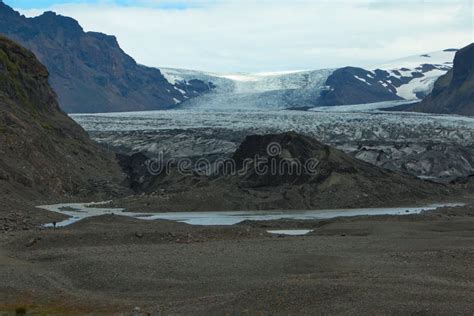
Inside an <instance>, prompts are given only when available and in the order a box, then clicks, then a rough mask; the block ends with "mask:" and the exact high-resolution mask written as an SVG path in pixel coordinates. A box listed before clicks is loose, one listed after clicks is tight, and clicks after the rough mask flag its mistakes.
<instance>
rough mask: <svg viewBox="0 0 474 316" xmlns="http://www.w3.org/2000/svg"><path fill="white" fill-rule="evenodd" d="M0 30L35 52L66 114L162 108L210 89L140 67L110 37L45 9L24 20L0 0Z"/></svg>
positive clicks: (156, 70) (112, 37) (204, 84)
mask: <svg viewBox="0 0 474 316" xmlns="http://www.w3.org/2000/svg"><path fill="white" fill-rule="evenodd" d="M0 34H4V35H6V36H7V37H9V38H12V39H14V40H15V41H17V42H18V43H20V44H22V45H23V46H24V47H26V48H28V49H30V50H31V51H33V52H34V53H35V55H36V56H37V58H38V59H39V60H40V61H41V62H42V63H43V64H44V65H45V66H46V67H47V68H48V71H49V72H50V74H51V78H50V83H51V85H52V87H53V89H54V90H55V91H56V93H57V94H58V97H59V103H60V105H61V108H62V109H63V110H64V111H66V112H71V113H81V112H115V111H131V110H134V111H138V110H156V109H166V108H170V107H173V106H175V105H176V104H177V103H180V102H182V101H184V100H186V99H188V98H191V97H193V96H196V95H200V94H201V93H204V92H207V91H209V90H210V89H212V86H210V85H208V83H207V82H202V81H200V80H190V81H180V82H177V83H174V84H171V83H169V82H168V81H167V80H166V79H165V78H164V77H163V75H162V74H161V72H160V71H159V70H158V69H155V68H148V67H145V66H142V65H139V64H137V63H136V62H135V60H133V58H132V57H130V56H128V55H127V54H126V53H125V52H124V51H123V50H122V49H121V48H120V46H119V44H118V42H117V39H116V38H115V37H114V36H108V35H105V34H102V33H95V32H84V30H83V29H82V27H81V26H80V25H79V23H78V22H77V21H75V20H74V19H72V18H69V17H64V16H60V15H56V14H55V13H53V12H46V13H44V14H43V15H41V16H38V17H35V18H26V17H24V16H22V15H20V14H19V13H18V12H16V11H14V10H13V9H11V8H10V7H8V6H7V5H6V4H4V3H3V2H1V1H0Z"/></svg>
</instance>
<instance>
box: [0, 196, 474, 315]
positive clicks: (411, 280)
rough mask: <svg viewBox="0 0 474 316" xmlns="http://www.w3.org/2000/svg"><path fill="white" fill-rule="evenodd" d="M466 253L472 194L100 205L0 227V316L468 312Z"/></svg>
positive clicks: (473, 302)
mask: <svg viewBox="0 0 474 316" xmlns="http://www.w3.org/2000/svg"><path fill="white" fill-rule="evenodd" d="M276 228H308V229H314V231H313V232H312V233H310V234H309V235H306V236H297V237H289V236H278V235H271V234H268V233H267V230H268V229H276ZM473 262H474V204H468V205H467V206H463V207H456V208H445V209H440V210H437V211H433V212H427V213H423V214H420V215H407V216H401V217H394V216H377V217H355V218H339V219H334V220H327V221H319V222H318V221H306V222H299V221H274V222H244V223H241V224H238V225H234V226H232V227H202V226H189V225H186V224H180V223H174V222H167V221H140V220H134V219H130V218H124V217H120V216H113V215H110V216H102V217H96V218H89V219H86V220H83V221H81V222H78V223H76V224H73V225H71V226H68V227H66V228H60V229H46V230H25V231H16V232H9V233H5V234H2V235H0V280H1V282H0V315H3V314H6V315H9V314H12V315H14V314H15V311H17V312H18V311H20V312H23V311H26V312H27V313H32V314H39V315H41V314H48V315H51V314H53V315H54V314H56V315H65V314H73V315H74V314H81V315H82V314H89V315H96V314H106V315H110V314H117V315H130V314H132V313H135V315H139V314H140V313H142V314H143V315H147V314H146V313H150V314H151V315H158V314H159V313H158V312H161V314H164V315H166V314H193V315H196V314H201V315H202V314H225V313H229V314H252V315H253V314H267V313H268V314H294V315H301V314H368V313H369V314H417V315H433V314H451V315H453V314H465V315H472V312H473V310H474V267H473V265H472V263H473ZM137 307H138V308H139V309H140V313H139V310H138V309H137Z"/></svg>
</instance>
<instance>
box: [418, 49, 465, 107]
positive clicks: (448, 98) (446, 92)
mask: <svg viewBox="0 0 474 316" xmlns="http://www.w3.org/2000/svg"><path fill="white" fill-rule="evenodd" d="M412 110H414V111H417V112H427V113H447V114H461V115H474V44H470V45H468V46H466V47H464V48H463V49H461V50H460V51H458V52H457V53H456V56H455V58H454V67H453V69H452V70H450V71H449V72H448V73H447V74H446V75H444V76H442V77H441V78H439V79H438V80H437V81H436V83H435V85H434V89H433V92H432V93H431V94H430V95H429V96H427V97H426V98H425V99H424V100H423V101H422V102H421V103H419V104H416V105H415V106H413V107H412Z"/></svg>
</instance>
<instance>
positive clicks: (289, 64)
mask: <svg viewBox="0 0 474 316" xmlns="http://www.w3.org/2000/svg"><path fill="white" fill-rule="evenodd" d="M145 2H146V4H145ZM166 3H170V2H169V1H168V2H166V1H162V0H155V1H153V0H144V1H142V5H136V6H118V5H114V4H111V3H110V2H101V3H99V4H82V5H77V4H66V5H60V6H55V7H53V8H50V9H52V10H54V11H56V12H58V13H60V14H63V15H67V16H71V17H73V18H75V19H77V20H78V21H79V22H80V23H81V25H82V26H83V27H84V28H85V29H86V30H93V31H100V32H104V33H107V34H113V35H116V36H117V38H118V40H119V43H120V45H121V46H122V48H123V49H124V50H125V51H126V52H127V53H129V54H130V55H131V56H133V57H134V58H135V59H136V60H137V61H138V62H140V63H142V64H145V65H149V66H158V67H159V66H166V67H179V68H190V69H202V70H210V71H278V70H289V69H315V68H329V67H335V66H344V65H356V66H357V65H361V66H363V65H372V64H376V63H378V62H381V61H386V60H391V59H396V58H400V57H404V56H407V55H414V54H420V53H425V52H429V51H434V50H440V49H444V48H448V47H461V46H464V45H467V44H468V43H470V42H473V40H474V34H473V20H474V11H473V5H472V1H471V0H464V1H456V0H450V1H397V2H396V4H395V2H392V1H370V0H355V1H327V0H326V1H324V0H322V1H316V0H313V1H301V0H300V1H290V0H287V1H284V0H276V1H271V2H270V1H245V0H240V1H239V0H235V1H222V0H221V1H218V0H214V1H211V0H208V1H198V2H188V3H192V4H193V5H191V6H189V5H187V4H186V1H183V2H181V4H183V7H185V8H184V9H183V8H182V7H181V8H180V9H172V8H171V9H170V7H164V6H163V4H166ZM156 4H158V6H156ZM42 11H43V10H29V11H25V10H23V13H25V14H27V15H37V14H39V13H41V12H42Z"/></svg>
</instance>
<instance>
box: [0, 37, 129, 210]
mask: <svg viewBox="0 0 474 316" xmlns="http://www.w3.org/2000/svg"><path fill="white" fill-rule="evenodd" d="M123 180H124V175H123V174H122V173H121V171H120V168H119V167H118V165H117V163H116V160H115V157H114V155H113V154H110V153H107V152H105V151H103V150H102V148H101V147H99V146H98V145H97V144H96V143H94V142H93V141H91V140H90V139H89V137H88V135H87V133H86V132H85V131H84V130H83V129H82V128H81V127H80V126H79V125H78V124H76V123H75V122H74V121H73V120H72V119H70V118H69V117H68V116H67V115H66V114H64V113H63V112H61V110H60V109H59V105H58V103H57V101H56V95H55V93H54V92H53V90H52V89H51V88H50V86H49V83H48V71H47V70H46V68H45V67H44V66H43V65H42V64H40V63H39V62H38V60H37V59H36V58H35V56H34V55H33V53H31V52H30V51H28V50H26V49H24V48H22V47H20V46H19V45H17V44H16V43H14V42H13V41H11V40H9V39H6V38H4V37H2V36H0V200H1V201H2V202H1V203H0V204H2V207H7V206H8V201H21V202H24V203H27V202H26V201H29V202H30V201H35V200H39V199H52V198H55V197H58V196H62V197H63V198H65V196H66V197H67V196H73V195H74V196H99V195H103V196H105V195H108V196H110V195H114V194H119V193H120V191H121V190H122V189H121V187H120V186H118V185H116V184H115V183H120V182H122V181H123Z"/></svg>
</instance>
